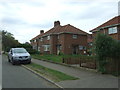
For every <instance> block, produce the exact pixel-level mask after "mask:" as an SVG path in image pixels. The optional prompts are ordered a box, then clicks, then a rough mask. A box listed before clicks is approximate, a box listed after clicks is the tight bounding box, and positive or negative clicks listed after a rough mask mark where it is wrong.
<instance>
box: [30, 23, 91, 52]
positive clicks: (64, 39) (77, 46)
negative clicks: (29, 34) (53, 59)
mask: <svg viewBox="0 0 120 90" xmlns="http://www.w3.org/2000/svg"><path fill="white" fill-rule="evenodd" d="M88 35H89V34H88V33H86V32H84V31H82V30H80V29H78V28H76V27H74V26H72V25H70V24H67V25H64V26H61V25H60V21H55V22H54V26H53V28H51V29H50V30H48V31H47V32H45V33H44V30H40V34H39V35H38V36H36V37H34V38H33V39H31V40H30V41H31V45H32V46H33V49H36V50H38V51H40V53H47V54H59V53H63V54H86V53H87V52H86V48H87V44H88V43H87V36H88Z"/></svg>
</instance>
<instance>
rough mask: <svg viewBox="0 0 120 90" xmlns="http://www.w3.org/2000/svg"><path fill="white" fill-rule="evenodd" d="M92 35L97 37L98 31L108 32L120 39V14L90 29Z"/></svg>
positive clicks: (114, 37)
mask: <svg viewBox="0 0 120 90" xmlns="http://www.w3.org/2000/svg"><path fill="white" fill-rule="evenodd" d="M90 32H92V37H93V38H95V36H96V34H97V32H100V33H103V34H107V35H109V36H111V37H112V38H113V39H116V40H120V16H116V17H114V18H112V19H110V20H109V21H107V22H105V23H103V24H102V25H100V26H98V27H96V28H94V29H93V30H90Z"/></svg>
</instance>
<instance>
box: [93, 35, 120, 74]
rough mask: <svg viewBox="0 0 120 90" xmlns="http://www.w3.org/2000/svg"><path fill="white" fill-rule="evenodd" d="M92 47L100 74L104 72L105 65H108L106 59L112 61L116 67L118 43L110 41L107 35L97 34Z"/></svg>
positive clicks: (118, 58)
mask: <svg viewBox="0 0 120 90" xmlns="http://www.w3.org/2000/svg"><path fill="white" fill-rule="evenodd" d="M94 46H95V53H96V56H97V60H98V62H99V67H98V69H99V71H101V72H102V73H105V72H106V69H105V65H106V64H107V63H108V58H109V59H112V60H114V62H115V64H116V66H118V62H120V42H119V41H117V40H114V39H112V38H111V37H110V36H108V35H105V34H100V33H98V35H97V36H96V38H95V42H94ZM117 68H118V67H117Z"/></svg>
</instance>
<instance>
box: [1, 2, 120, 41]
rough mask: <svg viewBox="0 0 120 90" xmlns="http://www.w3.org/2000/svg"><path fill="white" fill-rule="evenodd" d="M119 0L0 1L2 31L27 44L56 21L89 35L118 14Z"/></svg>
mask: <svg viewBox="0 0 120 90" xmlns="http://www.w3.org/2000/svg"><path fill="white" fill-rule="evenodd" d="M117 4H118V0H109V2H108V1H107V0H105V1H103V0H93V1H89V0H35V1H34V0H19V1H17V0H6V1H5V0H3V1H2V0H1V3H0V13H1V14H0V21H1V23H2V25H1V28H2V29H5V30H7V31H8V32H11V33H13V34H14V36H15V38H16V39H18V40H19V41H20V42H26V41H29V40H30V39H32V38H33V37H34V36H36V35H38V34H39V31H40V30H41V29H42V30H45V31H47V30H49V29H50V28H52V27H53V22H54V21H55V20H60V21H61V25H65V24H71V25H74V26H75V27H77V28H80V29H82V30H85V31H87V32H89V30H91V29H92V28H95V27H97V26H98V25H100V24H102V23H104V22H105V21H107V20H109V19H111V18H113V17H114V16H116V15H117V13H118V10H117V9H118V7H117Z"/></svg>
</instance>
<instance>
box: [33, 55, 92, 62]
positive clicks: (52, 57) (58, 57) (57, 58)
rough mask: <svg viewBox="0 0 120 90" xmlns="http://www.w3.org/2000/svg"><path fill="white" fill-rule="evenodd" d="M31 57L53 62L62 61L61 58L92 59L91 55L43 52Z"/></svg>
mask: <svg viewBox="0 0 120 90" xmlns="http://www.w3.org/2000/svg"><path fill="white" fill-rule="evenodd" d="M31 56H32V58H35V59H39V60H40V59H43V60H49V61H53V62H57V63H62V59H63V58H70V57H71V58H83V59H87V58H88V59H89V58H91V59H94V57H93V56H86V55H52V54H44V55H40V54H32V55H31Z"/></svg>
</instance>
